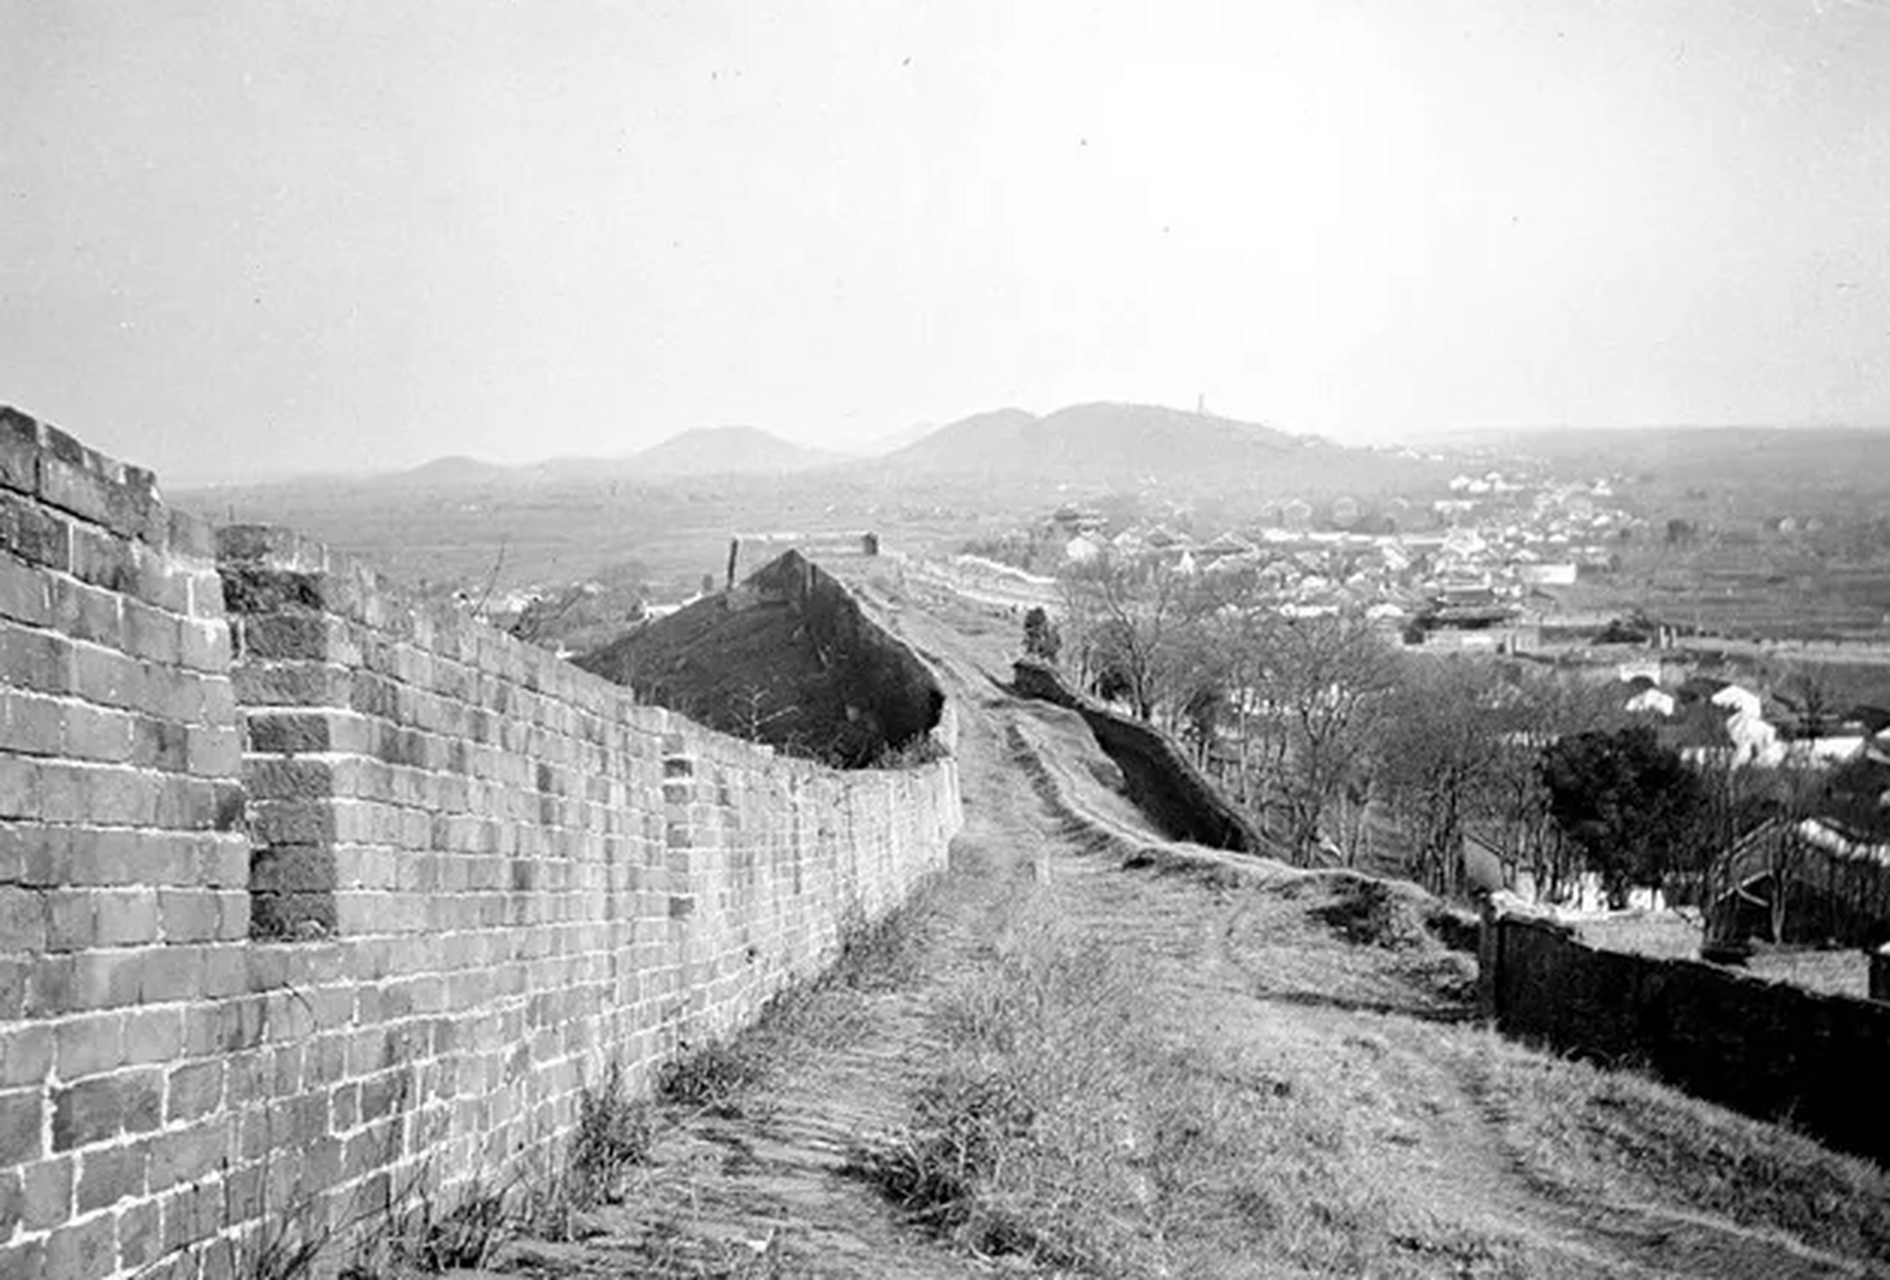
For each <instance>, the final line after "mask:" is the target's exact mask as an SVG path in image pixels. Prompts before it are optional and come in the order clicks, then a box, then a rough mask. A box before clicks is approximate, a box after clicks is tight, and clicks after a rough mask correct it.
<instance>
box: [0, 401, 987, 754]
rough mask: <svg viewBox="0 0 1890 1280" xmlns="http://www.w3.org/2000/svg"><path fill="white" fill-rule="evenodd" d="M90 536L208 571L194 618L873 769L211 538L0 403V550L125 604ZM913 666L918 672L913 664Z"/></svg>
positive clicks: (253, 548) (154, 484) (428, 607)
mask: <svg viewBox="0 0 1890 1280" xmlns="http://www.w3.org/2000/svg"><path fill="white" fill-rule="evenodd" d="M8 489H11V490H13V491H15V492H17V493H20V494H22V495H25V496H28V497H31V498H35V499H37V500H38V501H39V502H41V503H44V504H45V505H46V506H49V507H53V508H57V509H58V510H60V511H63V512H67V513H69V514H71V515H73V516H76V517H78V520H79V523H78V524H77V525H73V526H67V525H64V524H59V525H58V526H57V527H54V526H52V525H50V524H45V523H42V522H35V521H34V520H32V519H31V516H30V513H29V512H27V511H26V510H25V508H22V507H16V506H14V505H11V504H7V503H6V502H5V493H4V490H8ZM88 526H96V527H97V532H98V533H102V534H110V535H115V537H116V538H117V539H120V540H123V541H125V542H128V543H132V544H135V546H136V547H137V548H140V549H141V550H140V551H139V552H138V553H137V555H142V554H144V553H145V552H148V553H149V555H150V556H151V558H152V559H154V560H161V559H164V558H166V557H170V558H177V559H182V560H185V561H188V562H193V563H192V566H191V567H192V568H193V569H200V570H213V571H214V572H210V573H200V574H197V575H194V576H193V578H190V579H186V580H185V582H184V584H183V585H185V586H189V585H190V584H191V583H192V582H193V581H194V582H195V589H193V590H191V591H190V592H189V596H188V599H187V600H186V601H180V603H186V604H187V605H188V607H189V610H190V612H191V613H193V614H195V615H197V616H202V617H210V618H218V619H221V618H223V617H225V616H227V615H236V616H238V617H240V616H241V615H243V614H246V613H278V614H283V615H295V614H304V615H306V616H307V622H306V623H305V624H304V625H305V626H307V627H308V628H311V629H320V630H322V631H324V632H328V633H329V634H333V632H334V629H335V628H336V627H337V625H338V624H337V623H336V622H334V621H329V620H324V619H323V615H332V616H333V618H334V619H339V620H344V621H347V622H355V623H359V624H362V625H363V626H366V627H368V628H370V629H372V630H377V631H383V632H386V633H388V634H391V635H392V636H394V637H396V638H397V639H399V640H401V641H404V642H406V643H409V644H411V645H412V646H413V647H414V648H415V649H416V650H419V651H421V652H424V653H426V654H429V655H431V656H433V657H436V658H444V659H447V660H449V661H452V662H456V663H460V664H463V665H465V666H468V667H471V668H473V669H475V670H477V671H480V672H484V673H491V674H493V675H496V676H499V677H501V678H505V679H509V680H510V681H512V682H515V683H516V684H518V685H520V686H522V687H523V688H525V689H526V690H528V691H530V692H533V693H538V694H542V695H545V696H547V697H550V698H552V699H554V700H557V701H562V702H566V703H570V704H573V705H577V706H581V707H583V708H585V709H587V710H590V711H593V712H595V713H598V714H604V715H608V716H609V717H611V718H613V719H615V720H616V721H618V722H620V723H627V724H634V725H636V726H638V727H640V728H642V729H644V730H646V731H649V732H656V733H661V734H664V735H678V734H684V733H686V734H687V735H688V738H689V741H688V743H687V745H686V746H685V744H683V743H680V742H678V743H675V744H674V747H675V749H676V750H679V751H680V750H687V751H689V752H691V753H693V754H700V755H704V756H708V757H713V758H717V759H721V760H725V761H727V762H729V763H748V764H751V765H766V766H767V767H770V768H772V769H774V770H777V771H780V772H783V773H787V774H792V775H797V776H798V775H805V776H809V777H813V776H820V777H830V778H832V779H834V780H835V781H838V782H843V783H844V782H852V783H856V784H857V783H860V782H864V781H866V780H869V779H870V778H871V777H872V776H873V775H872V771H858V770H836V769H831V768H828V767H826V766H824V765H821V764H819V763H817V762H815V761H811V760H804V759H801V758H798V757H793V756H785V755H782V754H780V753H778V752H777V751H776V750H775V749H774V748H773V747H770V746H768V745H766V744H764V743H757V742H750V741H748V740H746V739H743V738H738V737H735V736H733V735H730V734H726V733H722V732H719V731H717V730H714V729H711V728H709V727H708V726H706V725H703V724H701V723H699V722H697V721H695V720H691V719H689V718H688V717H687V716H685V715H682V714H681V713H679V712H674V711H670V710H667V709H665V708H662V707H654V706H647V705H641V704H639V703H637V701H636V699H635V697H634V695H633V694H632V693H631V691H630V690H628V689H627V688H624V687H623V686H621V685H618V684H615V683H612V682H611V681H608V680H606V679H604V678H603V677H601V676H596V675H593V674H591V673H590V672H587V671H582V670H580V669H579V668H577V667H575V666H573V665H572V664H571V663H569V662H567V661H565V660H564V659H562V658H559V657H558V656H557V655H555V654H553V653H551V652H549V651H548V650H545V649H542V648H539V647H538V646H536V645H533V644H530V643H528V642H526V641H523V640H520V639H518V638H517V637H515V636H512V635H510V634H508V633H506V632H503V631H500V630H498V629H497V628H495V627H492V626H490V625H488V624H486V623H484V622H481V621H480V620H478V619H476V618H473V617H470V616H468V615H467V614H465V613H464V612H462V611H460V610H458V609H456V608H454V607H452V606H450V605H446V604H440V603H434V602H428V601H424V600H421V599H418V598H417V597H415V596H413V595H412V594H411V593H409V592H407V591H406V590H405V589H403V588H401V587H400V586H398V585H397V584H395V583H393V582H391V581H389V580H388V579H387V578H386V577H385V576H383V575H382V574H381V573H380V572H379V571H378V570H377V569H375V568H374V567H373V566H372V565H371V564H370V563H369V562H368V561H366V560H365V559H363V558H361V557H359V556H355V555H352V554H350V553H346V552H341V551H337V550H335V549H333V548H331V547H329V546H327V545H326V544H324V543H322V542H321V541H319V540H317V539H315V538H311V537H309V536H307V535H306V534H303V533H300V532H298V531H296V530H294V529H290V528H287V527H283V526H277V525H233V526H227V527H223V528H218V527H216V526H215V525H213V524H212V523H211V522H209V521H208V520H205V519H203V518H201V517H199V516H197V515H194V514H192V513H190V512H187V511H184V510H181V509H179V508H175V507H170V506H168V505H166V504H165V502H164V500H163V498H162V495H161V491H160V488H159V484H158V477H157V474H156V473H155V472H154V471H152V470H150V469H147V468H144V467H139V466H135V465H132V464H129V463H125V462H122V461H120V460H118V459H115V458H111V457H109V456H107V455H105V454H103V453H100V452H98V451H97V450H95V449H92V448H89V447H87V446H86V445H85V444H83V443H81V442H80V441H79V440H78V439H77V438H75V437H74V436H72V435H71V434H69V433H68V432H65V431H63V430H60V429H59V428H57V427H55V426H53V425H52V424H50V423H47V422H44V421H41V420H39V419H36V418H33V417H32V416H30V415H28V414H26V413H24V412H22V411H21V410H19V409H17V408H14V407H12V406H9V405H0V547H4V548H6V549H8V550H11V551H13V552H14V553H15V554H16V555H18V556H20V558H22V559H23V560H26V561H27V562H28V563H30V564H34V565H36V566H38V567H41V568H45V569H51V570H55V571H58V572H66V573H73V574H75V575H76V576H79V577H81V578H82V579H84V580H86V581H89V582H92V583H93V584H94V585H98V586H103V587H107V588H109V589H113V590H121V591H124V592H126V593H128V594H134V595H137V594H142V593H143V592H145V591H146V590H147V589H149V588H148V587H147V583H148V581H149V580H150V578H151V575H149V574H146V573H144V572H142V566H141V565H139V564H137V563H135V562H133V561H128V560H127V559H126V557H124V556H112V555H107V554H101V553H100V552H99V550H98V549H97V548H95V547H90V546H89V544H88V543H87V542H86V541H85V539H86V538H87V536H88ZM135 559H136V556H134V558H133V560H134V561H135ZM218 577H220V578H221V591H220V592H219V591H218V590H217V589H216V587H217V578H218ZM869 622H870V619H869ZM870 625H873V626H874V627H875V629H876V630H879V631H881V632H882V633H883V634H884V638H885V640H886V641H887V642H888V643H889V644H892V645H896V646H898V647H900V648H901V649H905V650H906V651H907V652H908V653H910V649H909V647H908V646H906V645H904V643H903V642H902V641H900V640H899V639H898V638H897V637H896V636H893V635H892V634H891V633H890V632H886V631H885V629H884V628H883V627H880V626H879V625H878V624H877V623H876V622H872V623H870ZM275 638H280V637H275ZM337 638H338V637H337ZM912 657H913V659H914V661H918V662H921V663H922V662H923V659H921V658H919V657H918V655H916V654H913V655H912ZM948 712H949V708H948ZM955 729H956V717H955V715H950V714H948V715H947V716H946V717H945V718H944V720H942V721H941V723H940V725H939V726H938V728H936V729H935V730H934V731H933V733H934V736H935V737H937V738H938V739H939V740H940V741H941V743H942V744H943V745H944V746H946V747H947V748H948V749H950V748H951V747H953V746H955V745H956V744H955V741H954V739H955V738H956V733H955ZM666 749H668V744H666ZM928 767H930V766H928Z"/></svg>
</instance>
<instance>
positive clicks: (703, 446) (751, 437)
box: [623, 427, 840, 477]
mask: <svg viewBox="0 0 1890 1280" xmlns="http://www.w3.org/2000/svg"><path fill="white" fill-rule="evenodd" d="M838 461H840V455H839V454H835V453H829V452H827V451H826V450H823V449H810V448H808V447H807V446H806V445H799V444H795V443H794V442H793V441H791V440H783V439H782V438H781V437H779V436H776V435H770V434H769V433H768V432H766V431H762V430H759V429H758V428H755V427H697V428H695V429H693V430H690V431H685V432H683V433H682V434H681V435H675V436H671V437H670V438H669V439H667V440H665V441H663V443H661V444H659V445H655V446H654V447H652V448H649V449H645V450H644V451H643V452H641V453H638V454H633V455H632V456H631V457H630V458H628V459H627V460H626V461H625V462H624V464H623V465H624V468H625V470H627V471H629V472H630V473H631V474H633V475H638V476H652V477H667V476H706V475H769V474H780V473H782V472H789V471H808V470H812V469H813V468H815V467H822V466H827V465H830V464H832V463H834V462H838Z"/></svg>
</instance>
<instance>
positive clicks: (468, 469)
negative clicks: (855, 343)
mask: <svg viewBox="0 0 1890 1280" xmlns="http://www.w3.org/2000/svg"><path fill="white" fill-rule="evenodd" d="M900 434H901V435H906V436H908V437H916V438H909V442H908V443H905V444H903V445H901V446H900V447H897V448H893V449H891V451H890V452H881V453H880V454H879V456H869V457H864V458H862V457H857V456H850V455H846V454H841V453H837V452H832V451H828V450H823V449H815V448H810V447H808V446H805V445H801V444H797V443H794V442H792V441H789V440H784V439H782V438H781V437H779V436H776V435H773V434H772V433H770V432H767V431H763V430H761V429H759V428H756V427H747V426H732V427H701V428H695V429H693V430H689V431H684V432H681V433H680V434H678V435H675V436H671V437H670V438H669V439H667V440H664V441H662V442H661V443H659V444H657V445H654V446H652V447H650V448H648V449H645V450H643V451H641V452H639V453H635V454H631V455H629V456H627V457H624V456H620V457H614V458H553V459H549V460H547V461H544V462H538V463H532V464H528V465H524V466H511V467H507V466H500V465H497V464H494V463H488V462H482V461H479V460H477V459H474V458H467V457H462V456H453V457H446V458H437V459H434V460H433V461H431V462H428V463H425V464H423V465H421V466H419V467H415V468H413V469H411V470H409V471H403V472H399V473H397V474H396V475H394V476H390V477H386V478H387V479H389V480H392V481H395V482H397V483H410V484H416V485H421V486H425V487H429V488H454V487H461V486H477V485H491V484H508V483H525V484H543V483H582V482H584V481H587V480H604V479H608V480H612V481H617V480H648V481H652V482H659V483H660V482H663V481H668V480H681V479H691V478H701V477H706V476H715V475H727V476H751V477H766V476H785V475H819V474H825V473H829V472H831V473H833V474H835V475H836V477H838V476H842V475H844V476H848V477H852V478H855V479H868V478H870V479H871V480H872V482H873V483H878V484H886V485H891V486H894V487H904V486H906V485H911V484H920V485H923V484H926V483H931V482H946V481H950V482H956V483H964V482H981V481H982V480H983V479H984V478H986V477H990V478H994V479H998V478H1001V479H1004V480H1006V481H1013V482H1019V481H1021V482H1028V483H1035V484H1042V483H1048V484H1053V485H1055V484H1065V483H1077V484H1086V485H1096V484H1103V485H1108V486H1111V487H1116V488H1134V487H1136V486H1139V485H1141V484H1144V483H1148V482H1154V483H1158V484H1162V483H1174V484H1190V485H1197V486H1201V487H1203V488H1206V489H1210V490H1215V491H1225V490H1229V489H1256V488H1267V489H1278V488H1285V487H1294V486H1302V487H1305V488H1307V489H1308V490H1311V491H1330V490H1333V489H1348V488H1360V489H1372V488H1381V487H1383V486H1384V484H1386V483H1388V482H1392V481H1394V480H1407V479H1409V478H1410V472H1411V468H1412V464H1411V463H1410V461H1409V460H1406V459H1394V458H1392V457H1390V456H1389V455H1387V454H1386V453H1384V452H1383V451H1374V450H1369V449H1363V448H1353V447H1348V446H1343V445H1338V444H1334V443H1332V442H1330V441H1327V440H1324V439H1320V438H1318V437H1314V436H1307V435H1299V434H1294V433H1291V432H1287V431H1282V430H1280V429H1278V428H1275V427H1268V426H1263V425H1260V424H1257V423H1249V422H1240V421H1237V420H1235V419H1231V418H1221V417H1216V416H1214V415H1212V414H1204V413H1191V412H1188V411H1185V410H1181V409H1171V408H1168V407H1166V406H1162V405H1143V404H1119V403H1107V402H1096V403H1089V404H1079V405H1071V406H1069V407H1067V408H1064V409H1059V410H1057V411H1056V412H1054V413H1051V414H1048V415H1046V416H1043V417H1038V416H1037V415H1035V414H1032V413H1030V412H1028V411H1026V410H1023V409H1017V408H1003V409H994V410H990V411H988V412H984V413H978V414H974V415H972V416H970V417H967V418H962V419H960V420H958V421H956V422H953V423H950V424H948V425H946V426H943V427H937V428H930V427H927V428H909V429H908V430H907V431H906V432H902V433H900Z"/></svg>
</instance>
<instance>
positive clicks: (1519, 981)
mask: <svg viewBox="0 0 1890 1280" xmlns="http://www.w3.org/2000/svg"><path fill="white" fill-rule="evenodd" d="M1478 954H1479V969H1480V971H1481V972H1480V974H1479V983H1480V987H1481V991H1480V995H1481V1004H1482V1009H1483V1012H1484V1013H1485V1014H1486V1015H1488V1016H1491V1017H1493V1018H1494V1019H1495V1020H1496V1025H1497V1027H1498V1028H1499V1029H1500V1030H1502V1031H1503V1032H1505V1033H1507V1034H1511V1035H1516V1036H1520V1037H1523V1038H1526V1039H1531V1040H1537V1041H1541V1042H1544V1043H1547V1044H1549V1045H1552V1046H1553V1047H1555V1048H1557V1049H1560V1050H1562V1051H1564V1052H1569V1053H1576V1054H1580V1055H1582V1056H1584V1057H1589V1058H1593V1059H1596V1060H1599V1061H1602V1062H1605V1063H1608V1064H1611V1065H1622V1066H1639V1067H1645V1068H1647V1069H1649V1070H1651V1071H1652V1072H1653V1073H1654V1074H1656V1075H1658V1076H1660V1077H1661V1078H1662V1079H1664V1080H1666V1081H1668V1082H1669V1083H1671V1084H1674V1085H1676V1086H1678V1087H1680V1088H1682V1089H1685V1090H1686V1091H1688V1092H1689V1093H1693V1094H1696V1095H1698V1096H1699V1097H1702V1098H1706V1099H1709V1100H1711V1101H1714V1102H1718V1103H1721V1104H1723V1105H1725V1106H1729V1107H1732V1108H1734V1109H1736V1110H1739V1111H1743V1112H1745V1113H1746V1114H1748V1115H1752V1116H1756V1117H1759V1118H1761V1119H1768V1120H1769V1119H1784V1120H1788V1121H1789V1122H1790V1123H1791V1124H1792V1125H1793V1126H1794V1127H1796V1128H1798V1129H1800V1130H1801V1131H1803V1132H1805V1133H1807V1134H1810V1135H1811V1136H1812V1137H1814V1138H1817V1139H1818V1140H1819V1141H1821V1142H1824V1143H1827V1144H1828V1145H1830V1146H1833V1147H1836V1148H1838V1149H1840V1150H1844V1151H1850V1152H1854V1153H1856V1154H1859V1155H1864V1156H1868V1157H1871V1158H1872V1159H1875V1160H1878V1161H1883V1162H1890V1110H1886V1109H1885V1108H1884V1107H1883V1106H1882V1105H1881V1104H1880V1100H1879V1097H1878V1090H1879V1089H1880V1088H1881V1077H1882V1074H1883V1064H1884V1062H1885V1061H1887V1060H1890V1005H1887V1004H1884V1003H1882V1002H1879V1001H1874V1000H1856V999H1850V998H1847V997H1844V996H1834V995H1824V994H1821V993H1818V992H1813V991H1807V990H1804V989H1802V988H1799V987H1795V986H1790V985H1788V984H1786V983H1781V982H1772V981H1768V980H1766V979H1763V978H1757V977H1754V976H1752V975H1750V974H1745V973H1740V972H1738V971H1736V970H1732V969H1726V968H1722V967H1720V966H1717V965H1710V964H1705V963H1702V962H1700V961H1694V960H1665V959H1656V958H1653V957H1649V956H1637V955H1628V954H1624V953H1621V952H1615V951H1604V950H1601V949H1600V948H1597V947H1591V946H1589V945H1587V944H1586V943H1584V942H1582V941H1581V940H1580V939H1578V938H1576V937H1575V936H1574V934H1573V933H1572V932H1571V931H1570V930H1569V929H1568V928H1567V927H1566V926H1564V925H1559V924H1557V923H1556V922H1554V921H1553V920H1550V919H1545V918H1543V917H1542V916H1540V915H1537V914H1532V913H1526V912H1522V911H1511V910H1507V909H1505V906H1504V904H1503V903H1502V902H1501V900H1500V896H1499V899H1498V900H1497V901H1496V903H1495V905H1493V906H1492V907H1491V908H1490V909H1488V910H1486V911H1485V914H1484V921H1483V937H1482V945H1481V947H1480V948H1479V953H1478Z"/></svg>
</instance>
